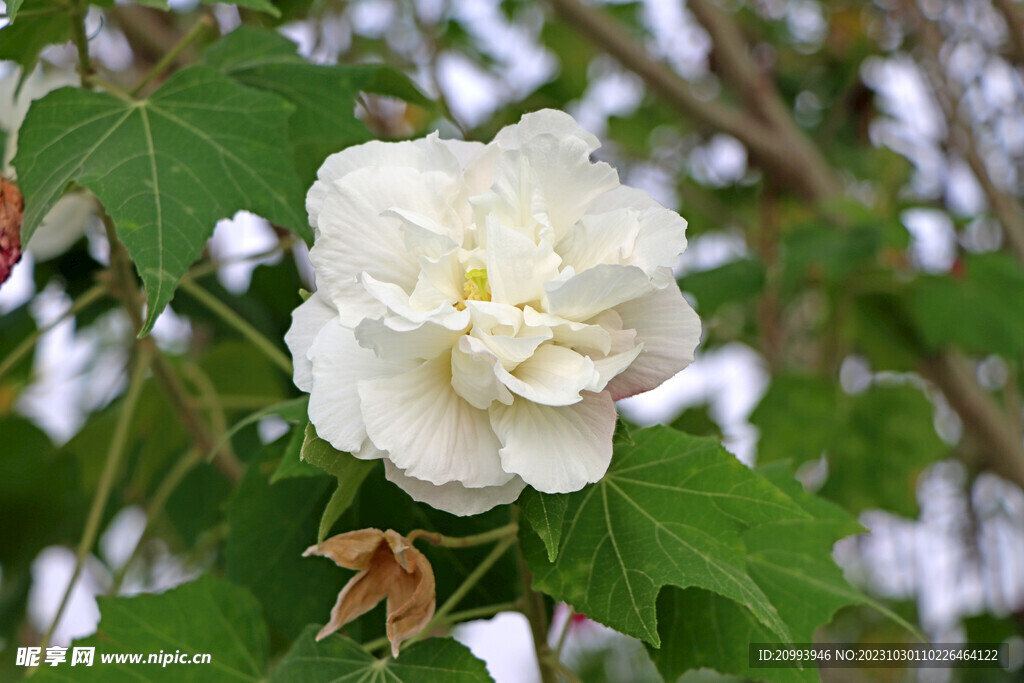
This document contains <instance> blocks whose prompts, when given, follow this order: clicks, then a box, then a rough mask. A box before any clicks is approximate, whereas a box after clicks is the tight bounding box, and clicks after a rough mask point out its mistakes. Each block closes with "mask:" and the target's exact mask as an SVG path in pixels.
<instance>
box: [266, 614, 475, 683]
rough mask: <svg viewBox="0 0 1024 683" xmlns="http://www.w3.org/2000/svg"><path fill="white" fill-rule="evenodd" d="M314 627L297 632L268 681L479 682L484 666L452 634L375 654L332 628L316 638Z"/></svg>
mask: <svg viewBox="0 0 1024 683" xmlns="http://www.w3.org/2000/svg"><path fill="white" fill-rule="evenodd" d="M315 634H316V627H313V626H311V627H309V628H307V629H306V630H305V632H304V633H303V634H302V635H301V636H299V639H298V640H297V641H296V642H295V644H294V645H293V646H292V649H291V650H290V651H289V652H288V654H287V655H285V657H284V659H282V660H281V663H280V664H279V665H278V667H277V668H276V669H275V670H274V673H273V675H272V676H271V677H270V680H271V682H272V683H331V682H337V683H342V682H343V681H351V682H352V683H356V682H357V681H359V682H362V681H366V682H371V683H372V682H376V681H381V682H382V683H383V682H385V681H392V682H394V683H483V682H485V681H491V680H492V679H491V677H490V675H489V674H488V673H487V667H486V666H484V663H483V662H481V661H480V660H479V659H477V658H476V657H474V656H473V655H472V653H470V651H469V649H468V648H466V646H464V645H461V644H459V643H457V642H455V641H454V640H452V639H451V638H432V639H430V640H428V641H425V642H422V643H416V644H414V645H412V646H410V647H408V648H405V649H403V650H402V655H401V656H400V657H399V658H398V659H391V658H389V657H385V658H383V659H378V658H377V657H374V656H373V655H371V654H370V653H369V652H367V651H366V650H364V649H363V648H362V647H360V646H359V644H357V643H355V642H353V641H352V640H350V639H348V638H345V637H344V636H341V635H338V634H334V635H331V636H329V637H328V638H326V639H324V640H322V641H320V642H317V641H316V640H314V639H313V636H314V635H315Z"/></svg>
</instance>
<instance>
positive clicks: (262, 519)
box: [224, 441, 344, 639]
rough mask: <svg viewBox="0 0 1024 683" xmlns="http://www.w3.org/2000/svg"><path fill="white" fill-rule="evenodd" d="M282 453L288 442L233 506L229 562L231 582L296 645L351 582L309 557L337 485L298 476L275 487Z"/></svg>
mask: <svg viewBox="0 0 1024 683" xmlns="http://www.w3.org/2000/svg"><path fill="white" fill-rule="evenodd" d="M283 447H284V442H283V441H277V442H275V443H273V444H271V445H269V446H267V447H266V448H265V449H264V452H263V453H262V454H261V456H260V457H259V458H258V459H257V460H255V461H254V462H252V463H251V464H250V465H249V467H248V468H247V470H246V473H245V476H244V477H243V478H242V481H241V482H240V483H239V485H238V489H237V490H236V491H235V494H234V496H232V498H231V500H230V501H229V503H228V509H227V521H228V526H229V528H230V529H231V533H230V534H228V539H227V543H226V544H225V548H224V562H225V565H226V570H227V576H228V578H230V579H232V580H233V581H236V582H238V583H240V584H242V585H244V586H246V587H248V588H249V589H250V590H252V592H253V593H254V594H255V595H256V597H257V598H258V599H259V601H260V602H261V603H262V604H263V609H264V613H265V614H266V618H267V623H268V624H270V626H271V627H272V628H274V629H277V630H278V631H280V632H281V633H283V634H284V635H285V636H286V637H287V638H289V639H291V638H294V637H296V636H297V635H298V634H299V633H300V632H301V631H302V628H303V627H304V626H305V625H306V624H309V623H313V622H323V621H326V619H327V616H328V614H329V613H330V610H331V605H333V604H334V602H335V599H336V597H337V594H338V591H339V590H340V589H341V587H342V586H343V585H344V581H343V580H342V578H341V577H340V576H339V572H338V570H337V568H336V567H334V566H333V565H331V564H330V563H328V562H310V561H309V560H308V559H304V558H303V557H302V551H304V550H305V549H306V548H308V547H309V546H311V545H313V544H314V543H315V542H316V525H317V522H318V520H319V519H320V512H321V511H322V510H323V507H324V505H325V504H326V502H327V496H328V492H329V490H330V489H331V481H330V480H329V479H327V478H326V477H297V478H293V479H285V480H282V481H278V482H277V483H275V484H270V483H269V482H268V481H267V475H268V471H269V470H270V468H271V467H272V466H273V463H274V462H276V460H277V459H278V458H279V457H280V454H281V450H282V449H283Z"/></svg>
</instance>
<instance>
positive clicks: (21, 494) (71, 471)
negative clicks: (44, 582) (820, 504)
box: [0, 416, 84, 568]
mask: <svg viewBox="0 0 1024 683" xmlns="http://www.w3.org/2000/svg"><path fill="white" fill-rule="evenodd" d="M0 434H2V435H3V447H2V448H0V519H5V520H18V522H17V523H7V524H3V525H0V564H2V565H3V566H4V567H5V568H6V567H11V566H14V565H15V564H18V563H20V562H28V561H31V559H32V558H33V557H34V556H35V554H36V553H37V552H39V551H40V550H42V549H43V548H44V547H45V546H47V545H49V544H51V543H58V542H61V541H70V540H72V539H73V538H74V535H75V534H77V532H78V529H80V528H81V513H82V512H83V511H84V502H83V500H82V494H81V492H80V491H79V488H78V486H79V472H78V467H77V463H76V462H75V459H74V458H72V457H68V456H66V455H57V454H56V452H55V449H54V447H53V444H51V443H50V439H49V438H48V437H47V436H46V434H44V433H43V432H42V430H40V429H39V428H38V427H36V426H35V425H34V424H32V423H31V422H29V421H28V420H26V419H24V418H20V417H13V416H11V417H0Z"/></svg>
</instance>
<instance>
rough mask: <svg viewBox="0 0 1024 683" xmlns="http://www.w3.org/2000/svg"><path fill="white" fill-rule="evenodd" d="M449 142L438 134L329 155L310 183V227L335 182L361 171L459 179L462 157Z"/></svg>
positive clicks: (373, 142) (308, 204)
mask: <svg viewBox="0 0 1024 683" xmlns="http://www.w3.org/2000/svg"><path fill="white" fill-rule="evenodd" d="M451 142H452V141H450V140H441V139H439V137H438V135H437V133H434V134H433V135H430V136H428V137H426V138H424V139H422V140H412V141H406V142H381V141H379V140H372V141H370V142H367V143H365V144H362V145H355V146H353V147H349V148H347V149H344V150H342V151H340V152H338V153H336V154H332V155H331V156H329V157H327V159H325V160H324V163H323V164H322V165H321V166H320V169H319V170H318V171H317V174H316V176H317V181H316V182H315V183H313V187H311V188H310V190H309V194H308V195H307V196H306V211H307V212H309V224H310V225H311V226H313V227H314V228H316V227H317V224H318V222H319V218H320V213H321V211H323V208H324V199H325V198H326V197H327V193H328V191H329V188H330V186H331V185H332V184H333V183H334V182H335V181H336V180H340V179H341V178H344V177H345V176H347V175H348V174H349V173H352V172H353V171H357V170H359V169H362V168H368V167H394V168H409V169H415V170H418V171H423V172H431V171H440V172H441V173H446V174H449V175H453V176H454V175H458V174H459V171H460V168H462V167H464V166H465V165H466V164H464V163H462V161H461V160H460V159H459V158H458V157H459V156H461V155H462V154H463V150H462V149H456V148H457V147H461V145H456V146H452V145H451ZM463 144H466V143H463ZM481 146H482V145H481Z"/></svg>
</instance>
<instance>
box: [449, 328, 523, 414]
mask: <svg viewBox="0 0 1024 683" xmlns="http://www.w3.org/2000/svg"><path fill="white" fill-rule="evenodd" d="M499 363H500V361H499V360H498V357H497V356H495V355H494V354H493V353H491V352H490V351H488V350H487V349H486V348H484V346H483V344H482V342H480V340H478V339H474V338H472V337H462V338H461V339H459V343H458V345H457V346H456V347H455V348H454V349H452V388H453V389H455V393H457V394H458V395H459V396H461V397H462V398H464V399H465V400H466V402H467V403H469V404H470V405H471V406H473V407H474V408H480V409H481V410H483V409H486V408H488V407H490V405H491V404H492V403H493V402H494V401H501V402H502V403H505V404H509V403H512V394H511V392H509V390H508V389H507V388H506V387H505V385H504V384H502V383H501V382H499V381H498V376H497V374H496V373H495V367H496V366H498V365H499Z"/></svg>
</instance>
